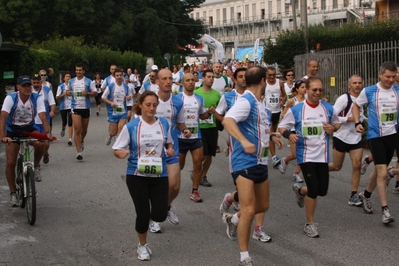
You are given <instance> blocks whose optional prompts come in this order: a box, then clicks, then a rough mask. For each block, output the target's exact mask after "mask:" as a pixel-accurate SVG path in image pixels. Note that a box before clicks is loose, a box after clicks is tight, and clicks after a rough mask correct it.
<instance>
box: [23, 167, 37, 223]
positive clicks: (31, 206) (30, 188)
mask: <svg viewBox="0 0 399 266" xmlns="http://www.w3.org/2000/svg"><path fill="white" fill-rule="evenodd" d="M25 182H26V183H25V185H26V213H27V215H28V222H29V224H30V225H34V224H35V222H36V187H35V176H34V173H33V169H32V167H28V168H27V172H26V176H25Z"/></svg>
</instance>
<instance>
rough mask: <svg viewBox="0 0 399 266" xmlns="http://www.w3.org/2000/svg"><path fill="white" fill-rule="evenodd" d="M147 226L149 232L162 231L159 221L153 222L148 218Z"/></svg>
mask: <svg viewBox="0 0 399 266" xmlns="http://www.w3.org/2000/svg"><path fill="white" fill-rule="evenodd" d="M149 228H150V232H151V233H162V228H161V225H160V223H158V222H155V221H153V220H150V225H149Z"/></svg>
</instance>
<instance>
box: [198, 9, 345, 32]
mask: <svg viewBox="0 0 399 266" xmlns="http://www.w3.org/2000/svg"><path fill="white" fill-rule="evenodd" d="M343 11H347V7H345V6H344V5H338V6H337V7H333V6H327V7H326V8H324V9H322V8H315V9H313V8H311V9H309V10H308V14H309V15H312V14H326V13H334V12H343ZM194 12H195V11H194ZM296 15H297V16H298V17H300V10H297V12H296ZM284 18H292V8H291V7H290V9H289V11H288V12H286V11H284V12H281V13H273V14H264V15H257V16H249V17H241V18H232V19H222V20H218V21H215V20H213V21H212V23H209V20H208V19H204V18H201V19H202V21H203V22H204V24H205V25H206V26H208V27H211V28H212V27H221V26H233V25H238V24H245V23H254V22H255V23H256V22H267V21H269V20H270V21H275V20H281V19H284Z"/></svg>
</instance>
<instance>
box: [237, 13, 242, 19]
mask: <svg viewBox="0 0 399 266" xmlns="http://www.w3.org/2000/svg"><path fill="white" fill-rule="evenodd" d="M237 20H238V21H241V12H239V13H237Z"/></svg>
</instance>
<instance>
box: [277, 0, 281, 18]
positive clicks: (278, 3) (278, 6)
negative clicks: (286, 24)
mask: <svg viewBox="0 0 399 266" xmlns="http://www.w3.org/2000/svg"><path fill="white" fill-rule="evenodd" d="M277 14H279V15H281V0H277Z"/></svg>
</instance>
